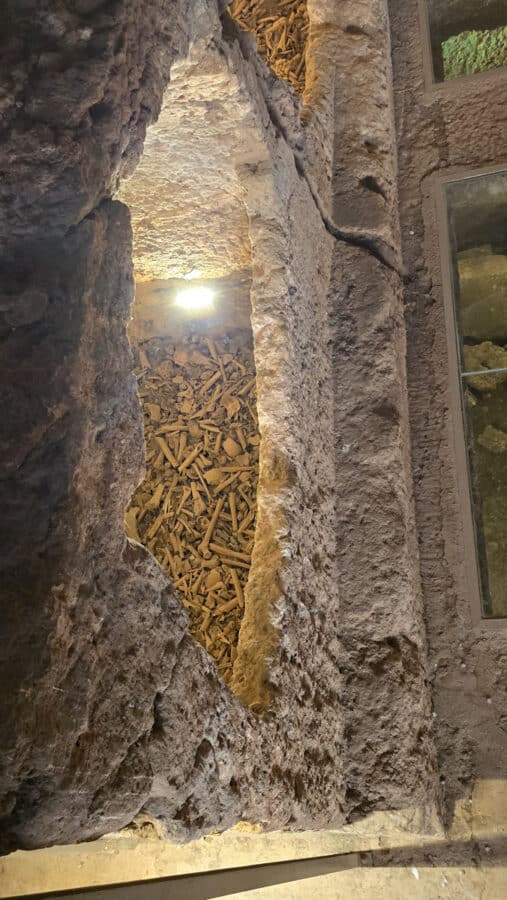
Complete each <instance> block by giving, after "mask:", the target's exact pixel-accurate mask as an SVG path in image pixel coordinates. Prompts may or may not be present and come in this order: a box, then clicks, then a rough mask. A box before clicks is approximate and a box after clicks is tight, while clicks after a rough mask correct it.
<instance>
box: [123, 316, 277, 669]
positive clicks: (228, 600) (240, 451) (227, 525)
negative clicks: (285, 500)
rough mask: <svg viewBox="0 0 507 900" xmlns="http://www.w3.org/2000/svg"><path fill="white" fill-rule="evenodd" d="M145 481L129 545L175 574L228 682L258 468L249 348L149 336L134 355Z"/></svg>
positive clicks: (226, 339)
mask: <svg viewBox="0 0 507 900" xmlns="http://www.w3.org/2000/svg"><path fill="white" fill-rule="evenodd" d="M137 363H138V369H137V377H138V384H139V395H140V398H141V401H142V404H143V408H144V425H145V437H146V451H147V458H146V468H147V474H146V478H145V480H144V481H143V482H142V484H141V485H140V486H139V488H138V489H137V491H136V493H135V494H134V497H133V499H132V503H131V506H130V509H129V510H128V512H127V517H126V521H127V533H128V535H129V537H131V538H133V539H134V540H137V541H140V542H141V543H143V544H144V545H145V546H146V547H147V548H148V549H149V550H150V551H151V553H152V554H153V555H154V556H155V558H156V559H157V560H158V561H159V562H160V564H161V565H162V566H163V567H164V568H165V569H166V570H167V572H168V573H169V574H170V575H171V576H172V579H173V585H174V588H175V590H176V592H177V593H178V595H179V596H180V598H181V601H182V603H183V604H184V606H185V607H186V608H187V610H188V611H189V614H190V620H191V624H190V630H191V632H192V634H193V635H194V636H195V637H196V638H197V639H198V640H199V641H200V642H201V643H202V644H203V646H204V647H205V648H206V650H207V651H208V653H210V654H211V655H212V656H213V657H214V658H215V660H216V662H217V665H218V669H219V671H220V672H221V674H222V676H223V678H224V679H225V681H229V680H230V678H231V674H232V666H233V664H234V660H235V657H236V645H237V639H238V631H239V626H240V623H241V619H242V615H243V610H244V587H245V583H246V580H247V578H248V573H249V569H250V560H251V553H252V547H253V540H254V529H255V515H256V495H257V480H258V466H259V443H260V439H259V432H258V424H257V411H256V390H255V384H256V382H255V368H254V362H253V349H252V345H251V336H250V343H248V342H247V339H246V338H245V335H244V334H243V333H242V332H239V333H236V334H235V335H233V334H231V335H226V336H223V337H222V338H221V339H220V340H216V341H213V340H211V339H202V338H199V337H191V338H189V339H188V340H187V341H185V342H183V343H179V344H177V345H175V344H174V343H173V342H172V341H170V340H167V339H165V338H164V339H162V338H155V339H152V340H150V341H147V342H144V343H143V344H142V345H141V346H140V347H139V349H138V350H137Z"/></svg>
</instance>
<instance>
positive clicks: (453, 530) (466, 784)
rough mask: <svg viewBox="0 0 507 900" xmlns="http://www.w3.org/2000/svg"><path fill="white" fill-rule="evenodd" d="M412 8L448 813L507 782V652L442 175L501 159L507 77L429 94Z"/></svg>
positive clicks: (435, 624)
mask: <svg viewBox="0 0 507 900" xmlns="http://www.w3.org/2000/svg"><path fill="white" fill-rule="evenodd" d="M454 6H455V7H457V6H459V7H460V8H461V7H462V6H463V4H461V3H459V4H458V3H456V4H454ZM466 6H467V8H469V5H468V4H467V5H466ZM483 6H486V5H485V4H480V7H481V9H482V7H483ZM498 6H500V4H498ZM417 7H418V4H417V2H416V0H409V2H405V3H399V2H397V0H392V2H391V3H390V12H391V27H392V34H393V60H394V80H395V84H397V83H399V84H403V85H404V89H403V91H400V92H399V93H397V94H396V95H395V96H396V117H397V126H398V140H399V153H398V164H399V185H400V214H401V223H402V236H403V253H404V261H405V264H406V266H407V270H408V276H407V280H406V285H405V306H406V321H407V331H408V343H407V362H408V375H409V403H410V426H411V434H412V455H413V466H414V491H415V501H416V523H417V536H418V543H419V555H420V570H421V577H422V587H423V596H424V605H425V617H426V626H427V632H428V640H429V656H430V667H431V672H432V692H433V698H434V713H435V723H436V729H435V740H436V745H437V752H438V757H439V763H440V769H441V785H442V790H443V796H444V801H445V805H446V808H447V811H448V813H449V816H450V815H451V814H452V809H453V806H454V804H455V803H457V802H458V801H459V800H460V799H462V798H468V797H469V796H470V793H471V791H472V790H473V787H474V783H475V784H478V782H479V780H480V779H488V778H489V779H495V778H498V777H499V776H501V775H502V774H503V775H504V774H505V773H504V772H502V769H503V768H504V760H505V751H506V740H507V738H506V733H507V704H506V696H505V689H504V688H505V664H506V655H505V630H504V629H502V628H501V627H499V626H498V625H493V626H492V625H491V624H490V623H486V622H481V621H478V620H477V617H476V616H474V614H473V605H472V603H473V601H475V602H477V599H478V594H477V587H476V586H477V574H476V567H475V561H474V554H473V552H471V549H470V546H469V545H468V546H467V545H466V544H465V541H464V537H463V534H464V531H465V530H466V528H467V523H469V521H470V520H469V514H468V516H467V514H464V512H463V508H462V506H461V505H460V491H461V485H460V482H461V483H462V484H463V483H464V482H465V478H464V474H463V470H461V471H460V470H459V468H458V464H457V455H456V453H457V451H456V447H459V438H458V439H457V438H456V435H458V436H459V434H460V429H461V428H462V424H461V418H460V413H459V412H458V414H457V415H456V408H453V407H452V405H451V391H452V389H453V385H454V378H455V372H453V371H452V368H451V370H450V369H449V365H450V364H449V357H448V354H449V351H448V343H447V340H446V324H445V309H444V300H443V291H442V277H443V275H442V266H441V261H440V246H439V239H438V235H439V232H438V228H439V224H440V223H439V222H438V221H437V218H436V210H435V197H436V195H437V192H438V189H439V184H438V178H439V176H440V175H455V176H456V177H458V178H459V177H461V176H462V175H465V174H469V173H472V172H474V170H475V171H477V170H480V169H481V168H483V167H484V166H485V165H486V164H494V162H495V161H497V160H500V161H501V160H502V159H503V158H504V154H505V147H504V142H505V129H506V125H507V114H506V109H507V106H506V101H507V72H504V71H503V70H502V71H500V70H499V71H498V72H497V73H496V74H495V75H494V76H493V75H491V78H494V79H495V84H494V89H492V86H491V83H490V81H489V79H487V78H486V79H485V80H484V81H483V80H482V78H479V79H477V80H476V81H474V80H471V81H469V82H467V83H466V84H465V85H463V84H460V83H459V82H456V84H455V85H453V86H452V91H451V90H449V89H448V88H442V89H439V90H437V91H435V92H434V93H433V94H432V95H431V97H429V95H428V93H427V92H425V90H424V72H423V60H422V55H421V35H420V21H419V10H418V8H417ZM474 8H475V9H477V10H478V9H479V5H477V4H474ZM502 8H503V9H505V7H504V6H503V4H502ZM498 24H502V23H498ZM477 181H478V180H477V179H473V180H472V181H471V182H469V185H470V192H471V193H470V197H473V196H474V194H477V193H478V187H479V185H478V184H477ZM474 182H475V187H474V186H473V183H474ZM469 208H470V207H469ZM472 209H473V210H474V212H473V213H472V214H470V212H469V213H468V218H469V219H475V220H476V216H477V215H478V216H479V217H480V218H481V219H482V217H483V216H484V215H485V213H486V210H485V208H484V206H482V207H481V206H479V208H478V209H476V207H475V203H473V204H472ZM490 214H491V213H490ZM476 221H477V220H476ZM502 233H503V235H505V229H504V230H503V232H502ZM451 340H453V341H454V335H452V337H451Z"/></svg>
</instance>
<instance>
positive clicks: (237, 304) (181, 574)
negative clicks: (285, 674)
mask: <svg viewBox="0 0 507 900" xmlns="http://www.w3.org/2000/svg"><path fill="white" fill-rule="evenodd" d="M239 59H240V57H239V56H238V57H237V58H236V57H232V58H231V60H230V61H229V62H226V61H224V59H223V57H222V56H221V55H220V54H218V53H217V52H216V51H215V49H214V47H213V46H211V47H210V46H208V44H207V42H203V43H199V42H198V41H196V43H195V44H194V47H193V49H192V51H191V52H190V53H189V55H188V57H186V58H184V59H181V60H179V61H178V62H176V63H174V64H173V67H172V71H171V82H170V84H169V86H168V88H167V90H166V93H165V95H164V99H163V103H162V109H161V112H160V115H159V118H158V120H157V123H156V124H155V125H153V126H152V127H151V128H150V130H149V132H148V135H147V137H146V141H145V146H144V153H143V157H142V159H141V161H140V164H139V166H138V167H137V169H136V171H135V174H134V175H133V177H132V178H131V179H130V180H128V181H126V182H125V183H123V184H122V186H121V188H120V197H121V199H122V200H123V201H124V202H125V203H127V205H128V206H129V208H130V211H131V217H132V227H133V238H134V240H133V243H134V254H133V256H134V269H135V274H136V300H135V303H134V308H133V316H132V321H131V323H130V327H129V338H130V342H131V346H132V350H133V354H134V370H135V375H136V378H137V385H138V392H139V397H140V400H141V404H142V408H143V419H144V429H145V438H146V477H145V478H144V480H143V481H142V482H141V483H140V484H139V486H138V488H137V489H136V491H135V493H134V495H133V497H132V501H131V503H130V505H129V508H128V509H127V511H126V527H127V532H128V535H129V537H131V538H132V539H134V540H136V541H139V542H141V543H142V544H144V545H145V546H146V547H147V549H148V550H149V551H150V553H152V554H153V556H154V557H155V558H156V559H157V560H158V562H159V563H160V565H161V566H162V567H163V569H164V570H165V571H166V572H167V574H168V575H169V576H170V577H171V581H172V584H173V587H174V592H175V594H176V595H177V596H178V598H179V599H180V600H181V602H182V604H183V605H184V606H185V607H186V609H187V611H188V614H189V630H190V632H191V633H192V635H193V636H194V637H195V638H196V640H197V641H199V642H200V643H201V644H202V646H203V647H204V648H205V649H206V651H207V652H208V653H209V654H210V656H211V657H212V658H214V660H215V661H216V664H217V667H218V671H219V673H220V675H221V676H222V677H223V679H224V681H225V682H226V683H228V684H230V685H231V687H232V688H233V689H234V690H235V691H236V693H238V694H239V693H241V698H242V699H243V701H244V702H248V703H250V700H248V701H245V699H244V697H245V695H246V693H247V691H246V687H245V684H244V677H240V676H239V675H238V671H239V669H241V671H242V668H241V667H242V665H243V664H242V661H241V660H242V657H243V655H244V652H243V650H242V649H241V648H242V644H243V643H244V634H245V631H246V632H247V633H248V640H247V641H246V645H247V647H249V646H250V643H251V642H253V643H254V644H255V647H256V648H257V647H260V646H261V645H262V641H261V639H260V637H259V635H260V633H261V630H262V627H263V621H262V616H261V615H260V614H258V612H257V611H256V612H255V613H253V611H252V610H250V612H249V609H250V606H251V605H252V603H253V604H254V606H256V607H257V605H258V599H257V594H258V590H257V588H256V585H257V583H258V580H259V576H258V575H257V576H256V575H255V572H256V570H257V568H258V564H257V563H256V562H255V560H256V559H258V556H259V550H258V543H259V542H257V544H256V542H255V529H256V520H257V509H259V520H261V518H262V515H261V513H262V502H261V500H258V498H257V488H258V481H259V457H260V456H262V452H261V445H260V444H261V442H260V435H259V427H258V421H257V375H256V368H255V363H254V334H255V333H256V332H255V328H253V327H252V303H253V301H254V297H255V291H256V287H255V286H256V283H257V281H258V277H259V274H258V267H257V268H256V267H255V266H254V265H253V261H252V260H253V250H252V239H251V227H252V226H251V216H250V213H249V211H248V204H247V197H246V194H247V188H246V187H245V180H246V181H248V178H247V175H248V173H249V172H250V171H251V170H252V171H255V172H256V171H257V166H258V160H262V159H263V156H264V154H265V150H264V147H263V144H262V143H261V142H260V141H259V139H258V137H257V131H256V126H255V119H253V117H252V108H251V105H250V101H249V98H248V97H247V95H246V94H245V93H244V90H243V87H242V84H241V82H240V80H239V79H238V77H237V75H236V74H235V66H237V65H238V60H239ZM254 270H255V273H256V274H255V277H254ZM256 341H257V338H256ZM263 430H264V429H263ZM261 499H262V498H261ZM263 528H264V530H265V525H264V526H263ZM254 546H255V550H256V552H255V555H254V566H253V568H252V570H251V560H252V554H253V551H254ZM250 572H251V577H249V576H250ZM263 573H264V568H263ZM274 577H275V576H274V575H273V578H274ZM247 586H248V589H247ZM252 597H253V599H252ZM245 612H246V613H247V614H246V615H244V614H245ZM243 618H244V623H243V625H244V627H243V629H242V639H241V642H239V650H238V641H239V632H240V627H241V625H242V622H243ZM252 618H253V619H254V620H255V635H252V634H251V630H252ZM266 627H267V626H266ZM262 646H263V645H262ZM266 652H267V651H264V650H263V651H262V655H263V658H264V656H265V655H266ZM259 653H260V651H259ZM236 661H237V663H238V665H237V666H236V667H235V664H236ZM235 668H236V671H235V672H234V673H233V670H234V669H235ZM251 670H252V666H249V673H250V672H251ZM233 674H234V678H233ZM250 677H251V676H250V675H249V678H250ZM236 682H237V683H236ZM239 684H240V685H241V687H238V685H239Z"/></svg>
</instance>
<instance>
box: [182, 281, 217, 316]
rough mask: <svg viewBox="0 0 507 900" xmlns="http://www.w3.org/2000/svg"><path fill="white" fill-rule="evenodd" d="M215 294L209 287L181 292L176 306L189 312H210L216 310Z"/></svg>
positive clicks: (193, 288) (197, 287) (190, 288)
mask: <svg viewBox="0 0 507 900" xmlns="http://www.w3.org/2000/svg"><path fill="white" fill-rule="evenodd" d="M214 297H215V292H214V291H212V290H211V288H209V287H203V286H199V285H196V286H195V287H188V288H185V289H184V290H182V291H180V292H179V293H178V294H177V295H176V299H175V304H176V306H178V307H179V308H180V309H184V310H186V311H187V312H209V311H211V310H212V309H213V308H214V303H213V300H214Z"/></svg>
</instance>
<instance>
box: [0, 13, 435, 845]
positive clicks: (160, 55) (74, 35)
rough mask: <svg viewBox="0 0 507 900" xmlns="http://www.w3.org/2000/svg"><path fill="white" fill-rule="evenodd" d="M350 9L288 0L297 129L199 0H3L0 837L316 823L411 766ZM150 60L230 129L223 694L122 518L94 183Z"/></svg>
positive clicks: (388, 191) (119, 224)
mask: <svg viewBox="0 0 507 900" xmlns="http://www.w3.org/2000/svg"><path fill="white" fill-rule="evenodd" d="M371 6H372V5H371V4H366V3H365V4H362V5H361V9H358V6H357V3H354V4H352V3H351V4H342V7H341V10H340V15H339V16H337V14H336V12H335V11H334V4H329V5H326V4H319V5H318V10H316V8H315V6H314V8H313V9H312V8H311V7H312V5H311V4H309V11H310V21H311V28H310V39H309V48H310V49H309V53H310V54H311V59H312V65H313V76H312V77H313V82H312V81H311V79H310V82H311V84H310V88H309V90H310V96H311V106H309V107H307V108H306V109H305V110H304V115H303V122H304V126H302V125H301V124H300V122H299V116H298V112H299V107H298V101H297V100H296V99H295V97H294V96H293V95H291V94H290V92H289V90H288V89H287V88H286V87H285V86H282V85H280V84H279V83H277V82H276V80H275V79H274V77H273V76H272V75H270V74H269V72H268V71H267V69H266V67H265V66H264V64H263V63H261V61H260V60H259V58H258V57H257V55H256V53H255V52H254V46H253V42H252V40H251V39H249V38H248V37H245V36H241V35H240V34H239V33H238V32H237V31H236V30H235V29H234V27H233V26H232V24H231V23H230V22H226V23H225V25H224V23H223V21H222V20H221V19H220V18H219V10H218V9H217V6H216V3H215V2H214V0H199V2H195V3H192V4H189V3H188V4H187V3H185V2H183V0H181V2H176V0H175V2H170V0H150V2H149V3H143V4H141V3H140V2H139V3H134V4H132V3H131V2H127V0H115V2H113V3H108V4H104V3H103V2H101V0H79V2H78V3H76V2H73V3H71V2H65V0H61V2H59V3H58V4H56V6H55V4H54V3H49V2H47V3H42V4H41V3H40V2H37V3H36V2H35V0H33V2H32V0H26V2H23V3H22V4H19V3H14V2H8V4H7V23H8V24H7V27H6V28H5V29H4V31H3V33H2V38H1V40H2V43H3V47H2V49H3V51H4V52H3V54H2V60H5V70H2V84H3V85H4V93H3V98H4V99H3V118H2V130H3V133H2V142H1V147H2V150H1V151H0V153H1V154H2V155H1V156H0V159H1V160H2V163H3V164H4V167H5V169H6V172H7V177H6V179H5V180H4V181H3V183H2V194H1V203H2V215H3V219H2V223H3V225H2V228H3V231H2V236H3V237H5V241H4V244H3V248H2V255H1V257H0V263H1V267H2V272H3V273H4V277H3V281H2V291H3V293H2V298H1V315H2V325H1V329H2V330H1V337H2V342H3V348H2V366H3V383H4V403H5V407H4V410H3V411H2V415H3V421H4V422H6V423H7V425H8V428H7V435H6V438H7V439H6V441H5V445H4V450H5V462H6V467H5V468H4V472H5V475H6V477H4V478H3V480H2V499H3V504H2V508H3V510H4V513H6V515H5V516H4V519H5V526H6V527H5V534H4V536H3V542H2V549H3V557H2V563H3V569H4V571H3V582H2V604H3V607H4V610H5V612H4V617H5V620H6V621H7V629H6V637H5V639H4V640H5V644H4V647H5V650H4V651H3V657H2V663H3V666H5V668H4V670H3V672H2V678H1V683H2V685H3V686H5V687H4V690H3V694H2V704H4V709H3V710H2V759H3V760H5V762H6V765H5V769H4V775H3V780H2V790H1V794H2V798H3V805H2V813H3V820H2V827H3V835H4V838H3V842H4V847H14V846H23V847H35V846H43V845H47V844H51V843H55V842H60V843H65V842H69V841H77V840H82V839H86V838H90V837H92V836H94V835H98V834H101V833H104V832H106V831H111V830H113V829H114V828H118V827H121V826H122V825H125V824H127V823H128V822H129V821H130V820H131V819H132V818H133V816H134V815H135V814H136V813H137V812H139V811H140V810H142V811H143V812H144V813H145V814H147V815H151V816H156V817H158V818H160V819H161V820H162V821H163V823H164V824H165V826H166V827H167V829H168V832H169V833H170V834H171V835H173V836H174V837H177V838H178V839H188V837H190V836H195V835H198V834H200V833H203V832H206V831H208V830H210V829H212V828H219V829H223V828H225V827H227V826H229V825H231V824H233V823H234V822H235V821H238V820H239V819H247V820H250V821H256V822H260V823H262V824H263V825H264V826H266V827H267V828H274V827H279V828H290V829H298V828H302V827H306V828H310V827H312V828H320V827H323V826H324V825H327V826H334V825H338V824H340V823H342V822H343V821H345V820H346V819H348V818H351V817H358V816H361V815H364V814H365V812H367V811H369V810H371V809H375V808H385V807H390V808H396V807H399V806H407V805H409V804H418V803H422V802H423V801H424V800H425V798H426V797H427V795H428V792H430V793H431V791H432V771H433V769H432V754H431V746H430V745H429V743H428V738H427V731H428V716H429V697H428V693H427V688H426V684H425V675H426V673H425V659H424V637H423V630H422V625H421V621H420V611H419V588H418V579H417V558H416V553H415V551H414V538H413V517H412V506H411V496H410V474H409V460H408V456H409V454H408V448H407V433H406V405H405V395H404V373H403V367H404V361H403V353H404V337H403V323H402V320H401V316H400V311H401V307H400V299H399V280H400V262H399V252H398V249H399V248H398V234H397V218H396V212H395V203H396V190H395V179H394V153H393V119H392V108H391V80H390V68H389V63H388V43H387V38H386V35H387V17H386V10H385V6H384V3H383V2H381V0H378V2H376V3H375V4H374V8H371ZM312 16H313V19H312ZM364 22H366V23H367V24H366V26H365V25H364ZM312 23H313V24H312ZM360 23H361V24H360ZM312 29H313V30H312ZM337 47H339V48H340V51H341V52H342V63H341V64H340V66H339V67H336V63H335V58H334V52H335V49H336V48H337ZM347 55H348V56H349V58H350V59H351V60H353V61H354V71H355V72H356V73H357V82H356V81H354V79H351V78H350V71H349V67H348V66H346V65H345V63H344V60H345V58H346V56H347ZM177 56H179V57H184V56H187V57H188V59H189V60H190V62H191V63H192V64H194V65H197V66H198V65H199V64H200V63H202V64H205V65H207V66H209V67H210V68H209V71H210V72H211V73H212V74H213V73H214V74H215V75H216V77H217V79H222V82H223V84H224V89H226V90H227V95H228V97H229V99H230V102H231V110H233V111H234V115H236V116H237V114H238V110H240V111H241V116H242V117H243V118H242V120H241V123H240V124H241V127H242V128H244V129H245V131H244V143H243V144H242V142H241V141H240V142H239V147H238V149H237V150H236V151H235V152H236V156H235V158H234V167H235V172H236V182H235V184H236V185H237V186H238V190H239V193H240V196H241V199H242V202H243V203H244V208H245V210H246V215H247V219H248V236H249V241H250V243H251V248H252V307H253V316H252V326H253V332H254V342H255V354H256V368H257V375H258V393H259V420H260V428H261V437H262V444H261V471H260V493H259V515H258V523H257V545H256V548H255V550H254V559H253V569H252V578H251V584H250V587H249V591H248V592H247V596H246V610H245V618H244V625H243V627H242V631H241V634H240V643H239V651H238V659H237V664H236V669H235V672H234V679H233V687H234V690H235V693H236V696H234V695H233V694H231V693H230V692H229V690H228V689H227V688H226V687H225V686H224V684H223V683H222V682H221V681H220V679H219V678H218V675H217V673H216V670H215V669H214V666H213V665H212V663H211V661H210V660H209V658H208V657H207V656H206V654H205V653H204V652H203V651H202V650H201V649H200V648H199V647H197V645H196V644H195V643H194V642H193V641H192V640H191V638H190V637H189V636H188V635H187V633H186V616H185V614H184V611H183V610H182V608H181V607H180V605H179V604H178V602H177V601H176V599H175V597H174V596H173V594H172V592H171V586H170V582H169V580H168V579H167V578H166V577H165V576H164V575H163V573H162V572H161V570H160V568H159V567H158V565H157V564H156V563H155V561H154V560H153V559H152V558H151V557H150V556H149V555H148V554H147V553H146V552H145V551H144V550H143V549H142V548H140V547H139V546H138V545H136V544H133V543H132V542H129V541H127V540H126V538H125V537H124V532H123V514H124V510H125V508H126V505H127V503H128V500H129V498H130V496H131V494H132V491H133V489H134V487H135V486H136V484H137V483H138V482H139V480H140V479H141V477H142V473H143V451H142V432H141V419H140V411H139V403H138V400H137V397H136V393H135V388H134V380H133V376H132V359H131V355H130V349H129V346H128V341H127V337H126V323H127V319H128V317H129V309H130V303H131V301H132V297H133V278H132V248H131V233H130V224H129V215H128V210H127V209H126V207H125V206H124V205H123V204H121V203H118V202H115V201H111V200H110V196H111V194H112V193H113V192H114V190H115V189H116V187H117V185H118V183H119V180H120V179H121V178H124V177H125V176H126V175H127V174H130V173H131V172H132V171H133V169H134V167H135V164H136V162H137V161H138V159H139V156H140V153H141V149H142V144H143V140H144V137H145V130H146V127H147V125H148V124H149V123H150V122H151V121H153V120H154V119H155V118H156V117H157V115H158V113H159V112H160V110H161V108H162V107H163V104H164V96H165V92H166V89H167V86H168V82H169V70H170V66H171V63H172V62H173V60H174V59H175V58H176V57H177ZM379 70H380V71H381V73H382V74H381V78H380V79H379V78H378V73H379ZM226 75H227V78H226V77H225V76H226ZM308 83H309V82H308V81H307V86H308ZM330 84H331V85H332V93H331V95H330V96H331V97H332V102H331V101H330V99H329V95H328V94H327V90H326V85H330ZM49 86H51V91H50V90H49ZM169 90H170V88H169ZM231 91H232V95H231ZM343 98H346V103H344V101H343ZM366 101H368V102H366ZM345 111H347V116H345V115H344V113H345ZM372 115H373V116H374V119H375V122H376V123H380V124H377V126H376V130H375V133H372V128H371V124H369V123H370V122H371V117H372ZM236 121H238V120H236ZM160 122H161V126H160V127H161V128H163V124H164V119H163V116H162V118H161V119H160ZM335 122H336V128H335ZM154 135H155V137H156V131H155V132H154ZM162 137H163V134H162ZM243 151H245V152H243ZM147 152H148V156H147V158H149V145H148V150H147ZM358 158H359V159H360V160H361V162H360V163H359V164H358V162H357V159H358ZM133 183H135V182H133ZM379 198H383V200H382V201H381V200H380V199H379ZM355 199H357V200H358V202H359V200H360V201H361V207H360V208H361V210H362V214H361V220H360V221H358V220H354V221H352V220H351V218H350V215H349V214H348V212H347V210H349V209H350V208H351V203H352V202H353V201H354V202H355ZM384 202H385V206H384ZM134 220H135V216H134ZM372 356H373V357H374V360H373V361H372ZM349 363H350V365H349ZM373 366H374V367H375V369H374V372H375V374H374V375H373ZM354 367H355V368H354ZM370 378H372V379H373V380H372V389H371V390H370V388H369V379H370ZM340 391H342V392H343V399H342V398H341V396H340ZM354 398H355V399H356V402H354ZM348 429H350V431H351V434H350V437H348V436H347V431H348ZM347 447H348V449H346V448H347ZM336 450H338V452H337V453H336V452H335V451H336ZM349 451H350V452H349ZM344 460H345V461H346V464H344V462H343V461H344ZM351 492H352V493H353V494H354V503H356V504H357V506H356V508H355V509H353V508H352V506H351V496H350V493H351ZM379 532H382V534H383V535H384V537H385V538H386V539H387V538H388V540H387V543H386V542H384V543H382V542H381V541H380V542H379ZM372 542H373V543H372ZM373 547H374V550H372V548H373ZM368 573H369V577H368ZM5 688H6V689H5ZM238 697H239V698H241V700H243V702H244V704H245V705H242V704H241V703H240V701H239V700H238V699H237V698H238ZM246 707H250V709H247V708H246ZM380 707H382V708H383V709H384V710H385V711H386V715H383V714H382V715H380V717H379V709H380ZM260 712H262V713H263V714H262V715H259V713H260ZM347 788H348V790H347Z"/></svg>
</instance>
